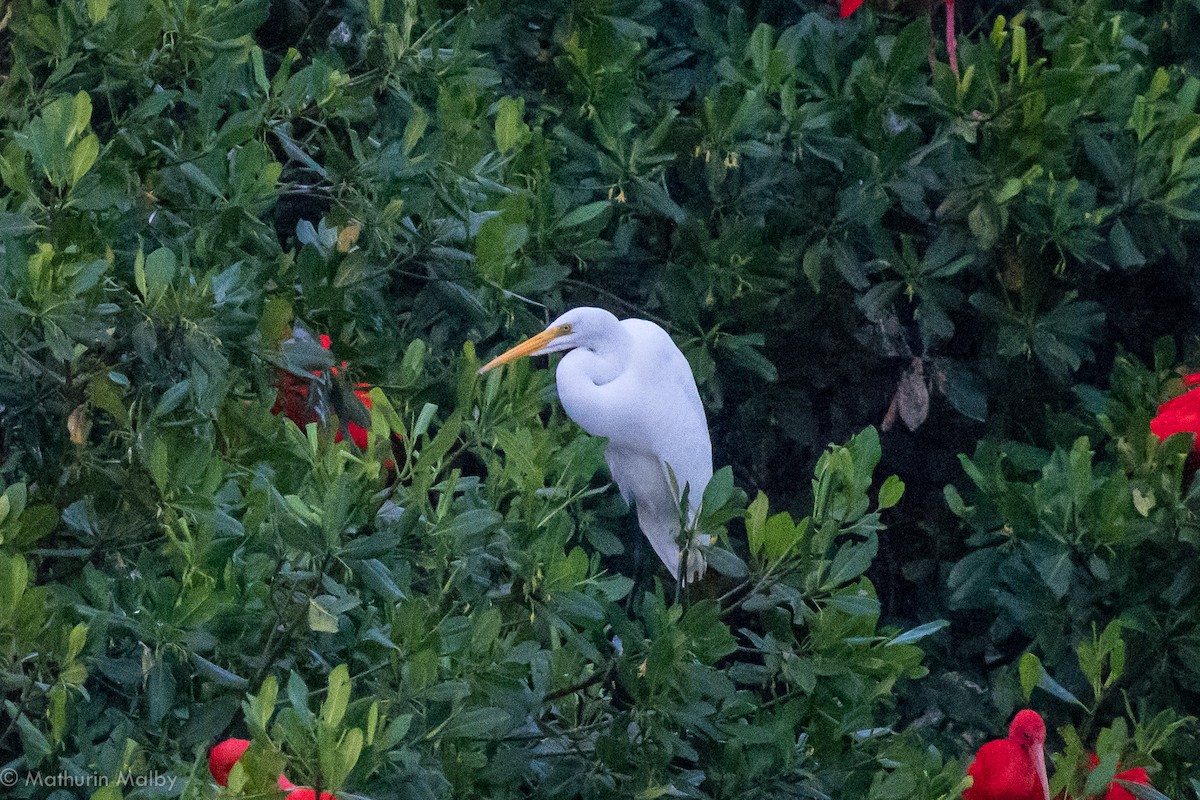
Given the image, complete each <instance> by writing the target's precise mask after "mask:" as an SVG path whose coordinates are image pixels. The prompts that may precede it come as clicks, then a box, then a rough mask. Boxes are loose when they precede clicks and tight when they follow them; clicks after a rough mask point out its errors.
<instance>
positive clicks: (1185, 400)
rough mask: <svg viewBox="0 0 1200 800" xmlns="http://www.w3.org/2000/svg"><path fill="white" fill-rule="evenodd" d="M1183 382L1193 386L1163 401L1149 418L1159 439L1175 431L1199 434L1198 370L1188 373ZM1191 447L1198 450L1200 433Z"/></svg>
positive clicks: (1199, 383) (1199, 381) (1199, 384)
mask: <svg viewBox="0 0 1200 800" xmlns="http://www.w3.org/2000/svg"><path fill="white" fill-rule="evenodd" d="M1183 382H1184V383H1186V384H1187V385H1188V386H1191V387H1194V388H1192V389H1191V390H1190V391H1187V392H1184V393H1183V394H1181V395H1179V397H1175V398H1172V399H1170V400H1168V401H1167V402H1165V403H1163V404H1162V405H1161V406H1159V407H1158V415H1157V416H1155V417H1154V419H1152V420H1150V430H1151V431H1153V432H1154V435H1155V436H1157V437H1158V438H1159V439H1166V438H1167V437H1168V436H1172V435H1174V434H1176V433H1194V434H1200V372H1197V373H1195V374H1193V375H1188V376H1187V377H1186V378H1184V379H1183ZM1193 447H1194V449H1195V450H1196V452H1200V435H1197V437H1196V443H1195V445H1193Z"/></svg>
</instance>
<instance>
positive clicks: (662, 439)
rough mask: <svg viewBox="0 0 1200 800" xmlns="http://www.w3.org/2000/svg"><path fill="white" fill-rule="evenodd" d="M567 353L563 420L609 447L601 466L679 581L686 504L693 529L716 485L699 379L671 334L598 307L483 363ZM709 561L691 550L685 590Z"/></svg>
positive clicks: (561, 383)
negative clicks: (712, 485) (702, 504)
mask: <svg viewBox="0 0 1200 800" xmlns="http://www.w3.org/2000/svg"><path fill="white" fill-rule="evenodd" d="M560 351H569V352H568V353H567V354H566V356H564V357H563V359H562V361H560V362H558V370H557V372H556V373H555V377H556V379H557V383H558V398H559V400H560V401H562V405H563V409H564V410H565V411H566V412H567V416H568V417H570V418H571V419H573V420H574V421H575V422H576V423H577V424H578V425H579V427H581V428H583V429H584V430H585V431H587V432H588V433H590V434H592V435H593V436H604V437H606V438H607V439H608V448H607V450H606V451H605V460H607V461H608V468H609V471H610V472H612V476H613V480H614V481H616V483H617V488H618V489H620V491H621V495H622V496H623V497H624V498H625V499H626V500H632V501H633V503H634V505H635V506H636V508H637V516H638V524H639V526H640V527H641V529H642V533H644V534H645V535H646V538H647V539H649V540H650V545H651V546H652V547H653V548H654V552H655V553H657V554H658V557H659V558H660V559H662V562H663V563H664V564H666V566H667V569H668V570H670V572H671V576H672V577H673V578H675V579H676V580H679V578H680V571H681V569H680V560H681V558H680V555H681V554H680V549H679V544H678V541H677V539H678V537H679V533H680V520H681V518H682V516H683V515H682V514H681V513H680V511H681V503H682V501H683V493H684V489H685V487H686V490H687V505H688V508H687V517H688V519H689V524H690V522H691V521H694V519H695V516H696V514H697V512H698V511H699V508H700V499H701V497H702V496H703V494H704V488H705V487H706V486H708V482H709V480H710V479H711V478H712V474H713V470H712V441H711V439H710V438H709V435H708V422H707V420H706V418H705V415H704V404H703V403H701V402H700V392H699V391H698V390H697V389H696V379H695V377H694V376H693V375H692V369H691V366H690V365H689V364H688V361H687V359H686V358H684V355H683V353H681V352H680V351H679V348H678V347H676V346H675V342H673V341H672V340H671V336H670V334H668V333H667V332H666V331H665V330H663V329H662V328H660V327H659V326H658V325H656V324H654V323H653V322H650V321H648V320H644V319H626V320H618V319H617V318H616V317H615V316H613V315H612V314H611V313H609V312H608V311H605V310H603V309H600V308H588V307H584V308H575V309H572V310H570V311H568V312H567V313H565V314H563V315H562V316H561V317H559V318H558V319H556V320H554V322H552V323H551V324H550V327H548V328H546V330H544V331H542V332H541V333H539V334H538V335H536V336H534V337H533V338H531V339H529V340H527V341H525V342H523V343H522V344H519V345H517V346H516V347H513V348H512V349H510V350H508V351H507V352H505V353H503V354H502V355H499V356H497V357H496V358H494V359H492V360H491V361H490V362H488V363H487V364H485V365H484V366H483V367H482V368H481V369H480V370H479V371H480V372H481V373H483V372H487V371H488V370H490V369H493V368H495V367H498V366H500V365H501V364H507V363H508V362H510V361H512V360H514V359H517V358H520V357H522V356H536V355H544V354H546V353H556V352H560ZM703 570H704V559H703V556H701V555H700V553H699V552H698V551H697V550H693V549H692V548H689V552H688V557H687V563H686V564H685V565H683V570H682V572H683V579H684V582H685V583H686V582H690V581H693V580H695V579H696V578H697V577H699V575H700V574H702V573H703Z"/></svg>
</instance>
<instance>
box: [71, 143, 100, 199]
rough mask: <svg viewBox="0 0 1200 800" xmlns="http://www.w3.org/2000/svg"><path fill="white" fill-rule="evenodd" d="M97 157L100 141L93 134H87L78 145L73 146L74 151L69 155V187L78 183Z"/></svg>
mask: <svg viewBox="0 0 1200 800" xmlns="http://www.w3.org/2000/svg"><path fill="white" fill-rule="evenodd" d="M98 155H100V140H99V139H98V138H97V137H96V134H94V133H92V134H88V135H87V136H85V137H84V138H83V139H81V140H80V142H79V144H77V145H75V151H74V153H72V155H71V179H70V181H69V182H68V183H69V185H71V186H74V185H75V184H77V183H79V179H80V178H82V177H83V176H84V175H86V174H87V172H88V170H90V169H91V168H92V165H93V164H95V163H96V157H97V156H98Z"/></svg>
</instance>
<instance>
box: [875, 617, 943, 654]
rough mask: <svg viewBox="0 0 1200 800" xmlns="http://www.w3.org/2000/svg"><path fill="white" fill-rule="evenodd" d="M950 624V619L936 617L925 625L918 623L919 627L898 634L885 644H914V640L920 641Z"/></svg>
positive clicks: (888, 645) (889, 645)
mask: <svg viewBox="0 0 1200 800" xmlns="http://www.w3.org/2000/svg"><path fill="white" fill-rule="evenodd" d="M949 624H950V621H949V620H945V619H935V620H934V621H933V622H926V623H925V624H924V625H918V626H917V627H915V628H911V629H910V630H907V631H905V632H904V633H902V634H900V635H899V636H896V637H895V638H893V639H891V640H890V641H889V642H888V643H887V644H886V645H884V646H885V647H891V646H892V645H897V644H912V643H913V642H919V641H921V640H922V639H924V638H925V637H927V636H932V635H933V634H935V633H937V632H938V631H940V630H941V629H942V628H945V627H947V626H948V625H949Z"/></svg>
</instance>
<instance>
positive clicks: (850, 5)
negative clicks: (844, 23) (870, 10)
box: [842, 0, 863, 19]
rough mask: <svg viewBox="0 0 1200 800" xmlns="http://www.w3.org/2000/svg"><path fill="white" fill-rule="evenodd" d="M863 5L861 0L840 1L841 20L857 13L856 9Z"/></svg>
mask: <svg viewBox="0 0 1200 800" xmlns="http://www.w3.org/2000/svg"><path fill="white" fill-rule="evenodd" d="M862 4H863V0H842V19H845V18H846V17H848V16H850V15H851V14H853V13H854V12H855V11H858V7H859V6H861V5H862Z"/></svg>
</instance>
